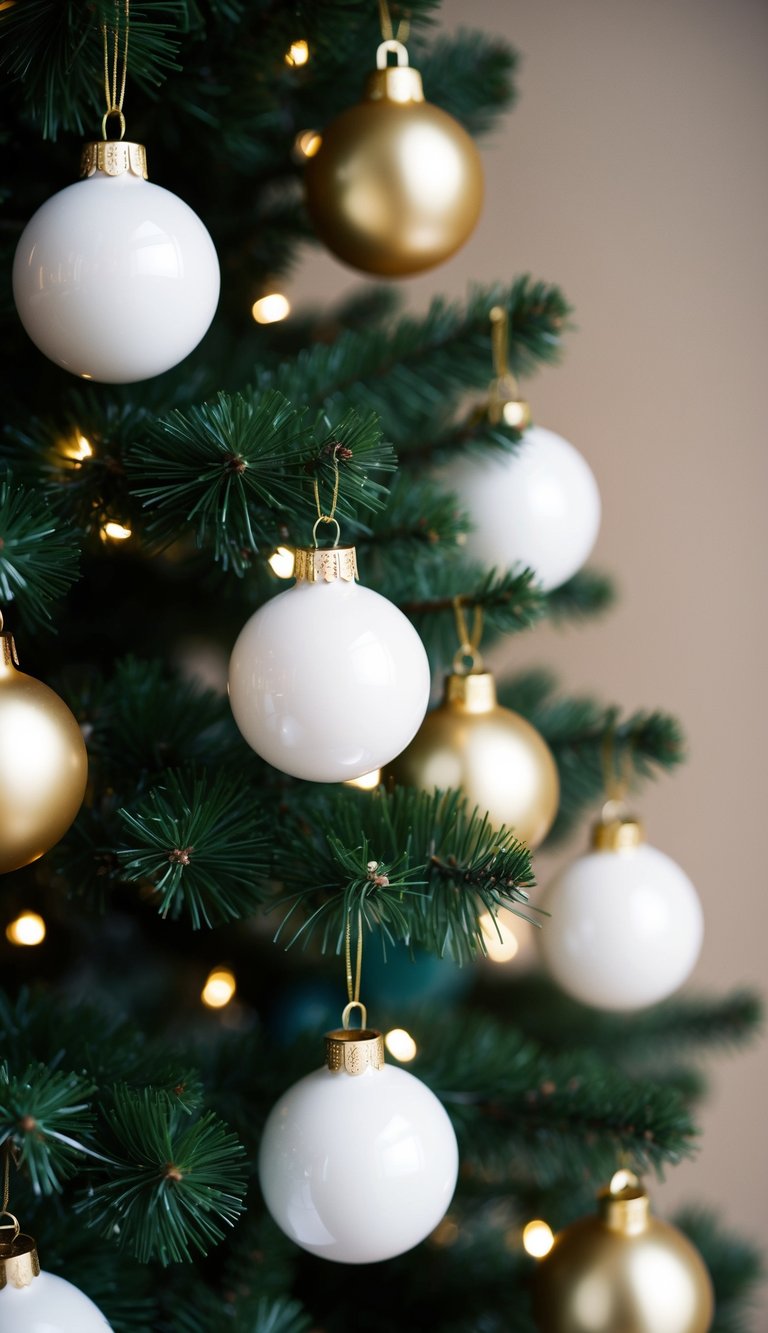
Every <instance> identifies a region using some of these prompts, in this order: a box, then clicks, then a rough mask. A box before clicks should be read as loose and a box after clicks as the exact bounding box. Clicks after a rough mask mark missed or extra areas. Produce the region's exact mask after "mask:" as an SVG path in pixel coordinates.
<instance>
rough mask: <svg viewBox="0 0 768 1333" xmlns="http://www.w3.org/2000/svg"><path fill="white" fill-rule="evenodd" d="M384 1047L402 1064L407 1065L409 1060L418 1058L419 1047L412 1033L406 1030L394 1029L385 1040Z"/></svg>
mask: <svg viewBox="0 0 768 1333" xmlns="http://www.w3.org/2000/svg"><path fill="white" fill-rule="evenodd" d="M384 1045H385V1046H386V1048H387V1050H388V1051H389V1053H390V1055H394V1057H395V1059H396V1060H399V1061H400V1063H401V1064H404V1065H406V1064H408V1062H409V1060H414V1059H415V1058H416V1052H417V1050H418V1047H417V1045H416V1042H415V1041H414V1040H413V1037H412V1036H411V1034H410V1032H406V1030H405V1028H392V1029H391V1031H390V1032H388V1033H387V1035H386V1037H385V1038H384Z"/></svg>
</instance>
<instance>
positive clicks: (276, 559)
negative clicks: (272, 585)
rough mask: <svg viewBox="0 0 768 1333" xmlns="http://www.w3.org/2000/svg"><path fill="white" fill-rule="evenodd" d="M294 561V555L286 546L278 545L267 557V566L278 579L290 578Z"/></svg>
mask: <svg viewBox="0 0 768 1333" xmlns="http://www.w3.org/2000/svg"><path fill="white" fill-rule="evenodd" d="M295 563H296V557H295V555H294V553H293V551H292V550H291V549H290V547H288V546H278V548H277V550H276V551H275V552H274V554H273V555H271V556H270V557H269V568H270V569H271V570H272V573H273V574H277V577H278V578H279V579H292V578H293V566H294V564H295Z"/></svg>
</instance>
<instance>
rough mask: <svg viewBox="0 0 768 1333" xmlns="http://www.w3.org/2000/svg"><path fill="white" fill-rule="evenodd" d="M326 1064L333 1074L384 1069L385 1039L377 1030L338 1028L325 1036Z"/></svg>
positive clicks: (361, 1072)
mask: <svg viewBox="0 0 768 1333" xmlns="http://www.w3.org/2000/svg"><path fill="white" fill-rule="evenodd" d="M325 1062H326V1064H327V1066H328V1068H329V1069H330V1071H331V1073H332V1074H338V1073H340V1072H342V1071H343V1072H344V1073H345V1074H352V1075H357V1074H364V1073H365V1072H366V1070H367V1069H383V1067H384V1063H385V1061H384V1037H383V1036H382V1034H381V1032H377V1031H376V1029H375V1028H336V1029H335V1030H334V1031H333V1032H326V1034H325Z"/></svg>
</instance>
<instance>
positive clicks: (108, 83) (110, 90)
mask: <svg viewBox="0 0 768 1333" xmlns="http://www.w3.org/2000/svg"><path fill="white" fill-rule="evenodd" d="M130 3H131V0H125V4H124V6H123V11H122V12H123V15H124V22H123V25H122V27H123V72H122V76H121V78H120V94H119V96H118V91H117V83H118V77H117V75H118V68H119V66H120V26H121V25H120V0H115V22H114V27H113V28H112V31H111V36H112V73H111V77H110V69H109V63H110V62H109V37H110V34H109V33H108V31H107V25H106V23H102V25H101V36H102V40H103V42H104V98H105V100H106V104H107V109H106V111H105V112H104V118H103V120H102V122H101V137H102V139H106V137H107V121H108V120H109V118H110V116H117V117H118V118H119V120H120V138H121V139H124V138H125V116H124V115H123V102H124V101H125V82H126V79H127V77H128V29H129V20H130V12H129V11H130Z"/></svg>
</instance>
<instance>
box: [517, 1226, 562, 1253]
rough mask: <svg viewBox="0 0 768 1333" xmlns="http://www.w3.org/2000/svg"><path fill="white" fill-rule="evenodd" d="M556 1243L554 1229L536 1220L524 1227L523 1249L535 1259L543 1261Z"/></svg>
mask: <svg viewBox="0 0 768 1333" xmlns="http://www.w3.org/2000/svg"><path fill="white" fill-rule="evenodd" d="M554 1243H555V1237H554V1235H553V1233H552V1228H551V1227H550V1226H547V1223H546V1222H542V1221H541V1220H540V1219H539V1218H536V1219H535V1220H534V1221H533V1222H529V1223H528V1224H527V1226H525V1227H523V1248H524V1249H525V1252H526V1254H530V1255H531V1256H532V1258H534V1259H543V1258H544V1255H545V1254H549V1251H550V1250H551V1249H552V1246H553V1245H554Z"/></svg>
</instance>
